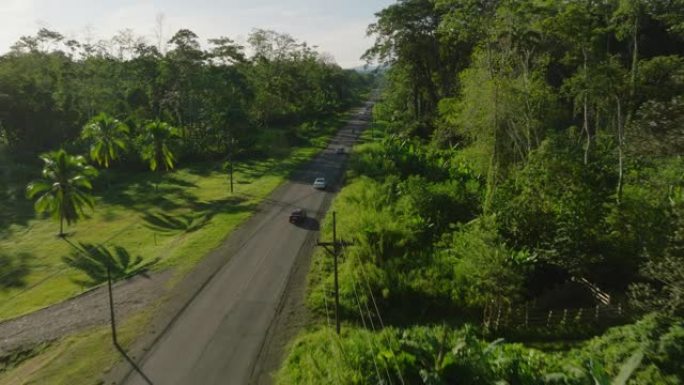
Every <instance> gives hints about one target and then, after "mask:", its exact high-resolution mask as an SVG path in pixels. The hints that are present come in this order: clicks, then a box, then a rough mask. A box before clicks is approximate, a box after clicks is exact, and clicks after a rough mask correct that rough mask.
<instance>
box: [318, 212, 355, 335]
mask: <svg viewBox="0 0 684 385" xmlns="http://www.w3.org/2000/svg"><path fill="white" fill-rule="evenodd" d="M332 217H333V240H332V242H320V241H319V242H318V246H323V248H324V249H325V250H326V251H327V252H328V253H330V254H331V255H332V256H333V267H334V269H335V272H334V274H335V330H336V331H337V334H340V285H339V280H338V275H337V258H338V257H339V255H340V247H341V246H347V245H349V243H346V242H342V241H338V240H337V215H336V213H335V212H334V211H333V213H332ZM331 246H332V250H331V249H330V247H331Z"/></svg>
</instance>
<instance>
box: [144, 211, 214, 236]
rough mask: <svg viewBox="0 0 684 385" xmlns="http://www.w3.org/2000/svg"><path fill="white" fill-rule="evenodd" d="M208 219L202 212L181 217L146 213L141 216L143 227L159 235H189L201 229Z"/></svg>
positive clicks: (206, 214)
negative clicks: (180, 232)
mask: <svg viewBox="0 0 684 385" xmlns="http://www.w3.org/2000/svg"><path fill="white" fill-rule="evenodd" d="M210 219H211V217H210V216H209V215H208V213H202V212H200V213H196V214H181V215H168V214H164V213H157V214H153V213H147V214H145V215H144V216H143V220H144V221H145V226H146V227H148V228H150V229H152V230H154V231H157V232H160V233H174V232H179V231H184V232H187V233H191V232H193V231H196V230H199V229H201V228H202V227H203V226H204V225H206V224H207V222H209V220H210Z"/></svg>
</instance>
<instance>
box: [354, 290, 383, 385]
mask: <svg viewBox="0 0 684 385" xmlns="http://www.w3.org/2000/svg"><path fill="white" fill-rule="evenodd" d="M352 286H353V288H354V296H355V297H356V303H357V305H358V307H359V316H360V317H361V323H362V324H363V328H364V330H367V327H366V319H365V317H364V315H363V310H362V309H361V300H360V299H359V294H358V292H357V291H356V281H355V280H354V278H353V277H352ZM369 318H370V317H369ZM371 322H372V321H371ZM373 332H375V330H373ZM368 346H369V347H370V350H371V357H372V358H373V366H375V374H376V375H377V376H378V383H382V378H381V377H382V376H381V375H380V369H378V362H377V360H376V359H375V349H373V342H372V341H371V339H369V340H368ZM388 378H389V373H388ZM391 381H392V380H390V383H391Z"/></svg>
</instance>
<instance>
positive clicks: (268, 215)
mask: <svg viewBox="0 0 684 385" xmlns="http://www.w3.org/2000/svg"><path fill="white" fill-rule="evenodd" d="M369 108H370V103H368V104H367V105H366V107H365V108H362V109H359V110H358V111H357V112H355V114H354V115H353V117H352V119H351V120H350V121H349V123H348V124H347V126H346V127H344V128H343V129H341V130H340V131H339V132H338V134H337V135H336V137H335V138H334V139H333V140H332V141H331V144H330V145H329V146H328V148H327V149H325V150H324V151H322V152H321V153H320V154H319V155H318V156H317V157H316V158H314V159H313V160H312V161H311V162H309V163H308V164H307V166H306V167H305V168H303V169H302V170H301V171H300V172H298V173H295V174H294V175H293V177H292V178H290V181H289V182H287V183H286V184H285V185H283V186H281V187H280V188H278V189H277V191H276V192H274V193H273V194H272V195H271V196H270V197H269V198H268V199H267V202H268V204H267V206H266V208H265V212H263V213H262V214H265V215H260V216H259V217H260V219H259V223H258V224H257V227H256V228H257V229H258V230H257V231H256V232H255V233H254V234H253V235H252V236H250V237H249V239H248V240H247V241H246V242H245V243H244V244H242V245H241V247H240V248H239V249H237V251H235V252H234V254H233V255H231V256H230V259H229V260H228V262H227V263H226V264H225V265H223V266H222V267H221V268H220V270H219V271H217V272H216V274H215V275H214V276H213V278H212V279H211V280H210V281H209V282H208V283H207V284H206V285H205V286H204V287H203V288H202V290H201V291H200V292H199V293H198V294H197V295H196V296H195V297H194V299H193V300H192V302H190V304H189V305H188V306H187V307H186V308H185V310H184V311H183V313H182V314H181V315H180V316H178V317H177V318H176V320H175V321H174V322H173V324H172V325H171V326H170V328H169V329H168V330H167V331H166V332H165V334H164V335H163V336H162V337H161V338H160V339H159V340H158V341H157V342H156V344H155V345H154V346H153V347H152V349H151V350H150V351H149V352H148V353H147V355H146V356H145V357H144V358H143V361H142V364H141V369H142V371H143V373H145V375H146V376H147V377H148V378H149V380H150V381H151V382H152V383H154V384H156V385H175V384H203V385H211V384H223V385H227V384H240V385H243V384H247V383H248V382H249V379H250V375H251V372H252V369H253V368H254V366H255V364H256V360H257V359H258V357H259V352H260V350H261V347H262V344H263V343H264V338H265V336H266V333H267V331H268V329H269V326H270V325H271V323H272V322H273V319H274V317H275V315H276V312H277V311H278V305H279V303H280V300H281V297H282V296H283V293H284V290H285V287H286V284H287V281H288V277H289V274H290V271H291V270H292V268H293V266H294V265H295V262H296V260H297V256H298V254H299V251H300V249H301V248H302V247H303V245H304V244H305V242H306V241H307V239H310V238H311V237H312V236H316V234H312V232H317V230H318V219H320V218H322V217H323V215H324V212H323V210H324V209H325V207H326V206H327V205H326V204H325V203H326V202H327V201H328V200H329V198H330V194H333V193H334V188H335V185H337V184H338V183H337V182H338V181H339V178H340V176H341V175H342V172H343V168H344V165H345V160H346V155H339V154H336V153H335V150H336V149H337V148H338V147H346V151H347V152H349V151H350V149H351V145H352V144H353V143H354V141H355V140H356V139H357V136H358V133H359V132H360V131H361V129H362V128H364V127H365V125H366V124H367V120H368V117H369V112H368V111H369ZM317 176H325V177H326V179H328V184H329V187H332V188H330V189H329V190H328V191H317V190H314V189H313V188H312V187H311V184H312V182H313V180H314V179H315V178H316V177H317ZM294 207H302V208H305V209H306V210H307V211H308V213H309V216H310V217H313V216H315V219H314V218H311V219H309V220H308V221H306V222H305V223H303V224H302V225H300V226H294V225H291V224H290V223H288V216H289V213H290V211H291V210H292V209H293V208H294ZM229 241H230V238H229V239H228V241H227V242H229ZM123 383H124V384H130V385H133V384H141V385H145V384H148V382H147V381H145V380H144V379H143V378H142V377H141V376H140V375H139V374H138V373H137V372H131V373H130V374H129V376H128V377H127V378H126V379H125V380H124V382H123Z"/></svg>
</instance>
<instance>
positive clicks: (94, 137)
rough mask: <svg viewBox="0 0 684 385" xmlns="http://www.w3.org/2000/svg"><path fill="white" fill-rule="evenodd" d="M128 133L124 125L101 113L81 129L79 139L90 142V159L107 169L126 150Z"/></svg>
mask: <svg viewBox="0 0 684 385" xmlns="http://www.w3.org/2000/svg"><path fill="white" fill-rule="evenodd" d="M128 131H129V130H128V126H126V125H125V124H124V123H122V122H120V121H119V120H117V119H114V118H112V117H111V116H109V115H107V114H105V113H101V114H99V115H97V116H95V117H94V118H92V119H91V120H90V122H88V124H86V125H85V126H84V127H83V131H82V132H81V137H82V138H83V139H86V140H88V141H90V158H91V159H93V160H94V161H96V162H97V163H98V164H100V165H101V166H102V165H104V166H105V167H106V168H109V163H110V162H112V161H114V160H116V159H117V158H118V157H119V152H120V151H122V150H125V149H126V138H127V135H128Z"/></svg>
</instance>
